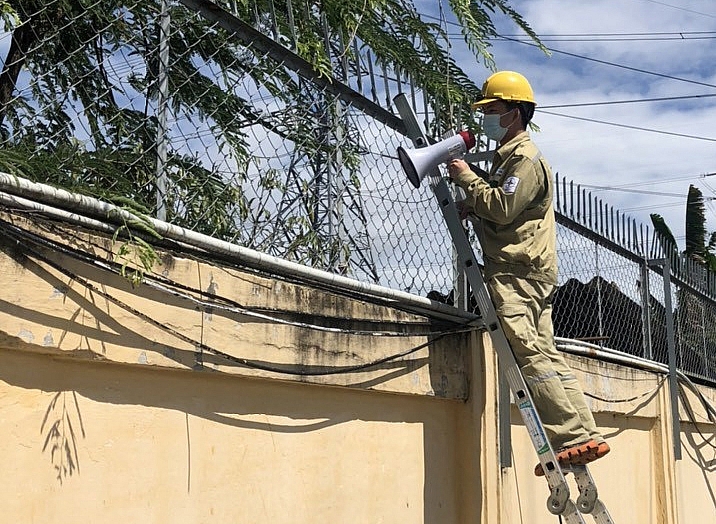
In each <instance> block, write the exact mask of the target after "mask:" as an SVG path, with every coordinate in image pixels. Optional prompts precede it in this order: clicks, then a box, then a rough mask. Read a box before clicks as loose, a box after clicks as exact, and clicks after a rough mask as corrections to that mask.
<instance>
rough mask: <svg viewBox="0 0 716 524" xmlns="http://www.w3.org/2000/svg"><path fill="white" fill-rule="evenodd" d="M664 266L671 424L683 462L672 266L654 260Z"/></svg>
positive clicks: (677, 454) (666, 261) (676, 456)
mask: <svg viewBox="0 0 716 524" xmlns="http://www.w3.org/2000/svg"><path fill="white" fill-rule="evenodd" d="M652 264H654V265H661V266H662V274H663V276H664V309H665V313H666V340H667V343H668V348H669V394H670V397H671V424H672V438H673V441H674V459H675V460H681V427H680V420H679V389H678V388H679V384H678V379H677V371H676V341H675V337H674V312H673V310H672V307H671V265H670V261H669V257H666V258H663V259H661V260H652Z"/></svg>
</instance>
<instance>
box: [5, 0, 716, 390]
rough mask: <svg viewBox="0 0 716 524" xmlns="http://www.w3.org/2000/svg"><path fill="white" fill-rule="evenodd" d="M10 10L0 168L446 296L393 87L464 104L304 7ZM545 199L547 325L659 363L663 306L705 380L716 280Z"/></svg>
mask: <svg viewBox="0 0 716 524" xmlns="http://www.w3.org/2000/svg"><path fill="white" fill-rule="evenodd" d="M9 5H10V6H11V8H12V9H14V13H13V12H12V11H6V12H5V14H4V15H3V18H2V21H3V26H2V31H0V51H1V52H2V59H3V69H2V73H0V108H1V110H0V132H1V134H0V171H4V172H8V173H11V174H12V173H17V174H21V175H22V176H26V177H27V178H31V179H33V180H36V181H38V182H44V183H50V184H54V185H57V186H60V187H63V188H66V189H69V190H75V191H80V192H87V193H90V194H91V195H92V196H97V197H100V198H105V199H110V200H113V201H114V202H116V203H120V204H122V203H123V204H125V205H127V206H131V207H133V208H135V209H136V208H144V209H145V210H146V212H147V213H149V214H151V215H153V216H157V217H159V218H162V219H165V220H167V221H169V222H171V223H173V224H176V225H180V226H183V227H187V228H190V229H194V230H197V231H199V232H201V233H205V234H208V235H212V236H214V237H216V238H219V239H221V240H226V241H230V242H236V243H239V244H241V245H244V246H247V247H250V248H253V249H256V250H259V251H263V252H266V253H269V254H271V255H275V256H279V257H282V258H285V259H288V260H293V261H297V262H300V263H303V264H306V265H309V266H313V267H317V268H321V269H326V270H329V271H333V272H336V273H340V274H345V275H349V276H351V277H353V278H356V279H359V280H366V281H370V282H374V283H378V284H381V285H383V286H387V287H392V288H395V289H400V290H404V291H409V292H412V293H416V294H420V295H427V294H428V293H430V292H436V293H439V294H444V295H447V294H448V293H449V292H450V291H451V290H452V287H453V282H454V281H456V280H458V279H456V278H455V274H454V270H453V257H452V251H451V246H450V241H449V235H448V234H447V232H446V230H445V227H444V224H443V221H442V218H441V215H440V213H439V210H438V209H437V207H436V206H435V205H434V201H433V197H432V195H431V194H430V193H429V189H428V188H427V187H426V188H421V189H420V190H417V191H416V190H413V188H412V187H411V186H410V184H408V183H406V181H405V178H404V175H403V173H402V172H401V170H400V167H399V165H398V162H397V158H396V153H395V152H396V149H397V147H398V146H400V145H407V144H408V143H409V141H408V140H407V139H406V137H405V136H404V133H405V129H404V126H403V123H402V121H401V120H400V119H399V118H398V117H397V116H396V114H395V112H394V107H393V106H392V99H393V97H394V96H395V95H396V94H398V93H403V92H404V93H406V94H409V96H408V99H409V100H410V101H411V103H412V105H413V108H414V111H415V112H416V114H417V115H419V117H420V118H421V119H422V123H423V125H424V126H425V128H426V130H428V134H430V135H431V136H434V137H439V136H440V135H441V133H443V132H445V131H447V130H446V129H441V126H444V123H445V122H452V121H460V120H463V121H465V122H467V121H468V120H469V118H471V117H469V115H459V114H457V115H454V114H452V111H450V108H440V107H431V106H430V104H428V103H427V97H425V96H423V92H422V90H421V88H420V86H418V85H416V83H415V82H413V81H411V79H409V78H406V77H405V75H404V74H402V73H401V72H400V71H397V70H395V69H392V68H389V67H387V66H386V65H385V64H382V63H380V62H379V61H378V60H376V58H375V53H374V52H373V51H372V50H371V49H370V48H369V47H367V46H366V45H365V44H364V43H363V42H361V41H360V40H359V39H357V38H351V37H350V35H342V34H332V33H331V31H330V30H329V29H328V25H327V24H326V22H325V18H322V16H321V13H320V12H318V11H316V10H314V11H311V12H310V13H307V16H306V19H307V20H308V19H310V20H311V23H312V24H313V25H311V26H310V27H309V28H308V29H306V28H303V29H302V28H301V27H300V24H299V21H298V20H294V19H293V17H292V16H293V15H292V13H294V12H295V9H294V8H292V7H291V3H290V1H289V2H284V3H283V4H282V6H283V8H285V12H279V11H278V10H277V9H279V8H278V4H277V3H276V4H275V3H274V2H257V1H249V2H236V1H231V0H228V1H222V2H219V1H217V2H210V1H208V0H179V1H170V0H129V1H128V0H123V1H119V2H117V1H113V2H110V1H109V0H75V1H72V0H44V1H42V2H40V1H39V0H23V1H22V2H20V1H11V2H9ZM305 5H306V6H307V5H308V4H305ZM302 30H311V31H314V30H315V31H318V33H317V34H320V35H321V36H322V41H323V43H322V47H323V48H322V50H320V53H321V54H322V56H324V58H325V59H324V61H323V62H320V61H319V66H316V65H315V64H314V63H312V62H309V61H307V60H305V59H304V58H301V56H306V54H311V53H310V50H309V52H308V53H307V52H306V50H305V49H304V50H303V51H302V52H301V50H299V49H298V47H299V46H300V45H301V44H300V42H299V39H298V38H297V37H296V35H297V34H298V33H299V32H300V31H302ZM316 52H318V50H316ZM448 113H449V115H448ZM482 143H483V144H484V143H485V142H484V139H483V142H482ZM555 193H556V197H555V206H556V210H557V212H558V222H559V227H558V246H559V250H560V275H561V276H560V286H559V289H558V291H557V293H556V296H555V327H556V333H557V335H559V336H565V337H570V338H578V339H585V340H589V341H592V342H596V343H601V344H603V345H605V346H609V347H611V348H613V349H618V350H620V351H624V352H626V353H631V354H636V355H639V356H644V357H647V358H652V359H654V360H658V361H661V362H666V360H667V359H668V351H667V349H668V347H667V346H668V343H667V342H668V335H669V333H667V330H666V325H667V322H666V320H667V315H668V314H669V313H670V314H672V315H673V320H674V326H675V331H676V332H675V333H674V334H673V335H674V340H675V341H676V347H677V358H678V366H679V368H680V369H681V370H683V371H684V372H686V373H688V374H689V375H691V376H692V377H695V378H699V379H703V380H709V381H712V382H713V381H716V333H714V331H716V322H715V320H716V295H715V294H714V293H716V291H715V290H716V280H714V275H713V274H712V273H709V272H707V271H705V270H704V269H703V267H702V266H701V265H700V264H698V263H697V262H696V261H694V260H692V259H690V258H688V257H684V256H683V255H680V254H679V253H678V252H677V251H676V249H675V248H674V247H668V246H667V247H665V244H664V243H663V242H661V241H659V240H658V239H657V238H655V237H654V235H653V233H652V232H650V230H649V228H647V227H645V226H643V225H641V224H638V223H636V222H635V221H634V220H633V219H631V218H629V217H627V216H626V215H624V214H623V213H621V212H620V211H619V210H617V209H615V208H614V207H613V206H610V205H609V204H608V203H607V202H603V201H602V200H600V199H598V198H596V197H594V196H592V195H591V194H589V193H588V192H587V191H585V190H583V189H581V188H580V187H579V186H575V185H574V184H573V183H572V182H569V181H567V180H566V179H558V180H557V191H556V192H555ZM666 258H668V259H669V262H670V264H669V267H670V272H669V279H670V281H672V282H673V286H672V288H671V289H672V295H673V296H671V297H669V298H670V299H671V300H670V302H671V303H672V304H673V305H674V307H673V311H671V312H669V311H666V308H665V303H666V302H667V301H666V300H665V298H666V297H665V296H664V291H663V290H664V286H663V272H662V270H661V268H663V265H659V264H658V261H659V260H663V259H666Z"/></svg>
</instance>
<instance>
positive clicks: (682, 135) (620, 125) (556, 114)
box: [536, 86, 716, 142]
mask: <svg viewBox="0 0 716 524" xmlns="http://www.w3.org/2000/svg"><path fill="white" fill-rule="evenodd" d="M714 87H716V86H714ZM536 112H538V113H543V114H545V115H552V116H561V117H563V118H571V119H573V120H582V121H583V122H591V123H594V124H604V125H608V126H614V127H621V128H625V129H634V130H636V131H646V132H649V133H657V134H660V135H668V136H677V137H679V138H691V139H693V140H703V141H705V142H716V138H709V137H704V136H696V135H685V134H682V133H672V132H671V131H662V130H659V129H649V128H647V127H640V126H632V125H629V124H619V123H616V122H607V121H606V120H596V119H594V118H585V117H581V116H574V115H564V114H562V113H554V112H552V111H544V110H541V109H537V110H536Z"/></svg>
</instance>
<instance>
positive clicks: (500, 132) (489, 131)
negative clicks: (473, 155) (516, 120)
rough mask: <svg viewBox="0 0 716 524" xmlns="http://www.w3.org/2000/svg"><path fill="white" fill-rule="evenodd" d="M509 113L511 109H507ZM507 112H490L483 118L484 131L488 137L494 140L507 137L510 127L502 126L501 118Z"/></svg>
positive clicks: (497, 140)
mask: <svg viewBox="0 0 716 524" xmlns="http://www.w3.org/2000/svg"><path fill="white" fill-rule="evenodd" d="M507 113H510V111H507ZM507 113H503V114H501V115H498V114H489V115H485V116H484V117H483V118H482V131H483V133H485V136H487V138H489V139H491V140H494V141H495V142H499V141H501V140H502V139H503V138H505V135H506V134H507V131H508V129H509V128H508V127H502V125H501V124H500V118H502V117H503V116H505V115H506V114H507ZM510 125H512V124H510Z"/></svg>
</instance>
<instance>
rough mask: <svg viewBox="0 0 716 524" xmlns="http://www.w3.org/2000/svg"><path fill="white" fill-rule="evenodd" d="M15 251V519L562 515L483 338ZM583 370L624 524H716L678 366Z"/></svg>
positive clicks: (198, 277) (332, 304) (5, 367)
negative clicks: (710, 523)
mask: <svg viewBox="0 0 716 524" xmlns="http://www.w3.org/2000/svg"><path fill="white" fill-rule="evenodd" d="M2 218H4V219H6V220H11V221H12V222H13V223H15V224H16V225H17V226H19V227H21V228H23V229H26V230H27V231H28V232H29V233H36V234H39V235H40V236H41V237H42V238H44V239H47V240H49V241H52V242H57V243H58V246H59V245H62V246H66V247H71V248H76V249H78V250H79V252H80V253H90V254H93V255H95V256H97V257H99V259H103V260H106V261H109V260H111V259H112V257H111V254H112V253H113V252H115V251H116V245H114V244H112V242H111V241H110V240H109V239H107V238H103V237H101V236H98V235H95V234H89V233H83V232H80V231H77V230H76V229H66V228H63V227H61V226H57V225H53V226H52V227H48V226H47V224H42V223H39V224H38V223H31V222H29V221H27V220H25V219H22V218H19V217H17V216H5V217H2ZM0 248H1V250H0V275H2V279H3V280H2V283H3V285H2V288H0V439H1V441H2V442H3V443H4V445H5V453H4V459H3V461H2V465H3V467H2V468H0V485H2V486H3V489H2V490H0V508H2V517H1V518H0V521H2V522H22V523H69V522H75V521H77V520H80V519H82V520H84V521H86V522H103V523H104V522H157V523H160V522H172V523H203V522H231V523H244V522H246V523H258V522H267V523H343V522H350V523H358V522H359V523H364V522H365V523H401V524H402V523H441V524H442V523H446V524H450V523H456V524H458V523H460V524H463V523H465V524H467V523H477V522H482V523H496V524H508V523H510V524H512V523H514V524H517V523H525V522H530V523H534V524H541V523H555V522H557V518H556V517H555V516H553V515H551V514H550V513H549V512H548V511H547V510H546V505H545V501H546V496H547V487H546V483H545V482H544V480H542V479H538V478H536V477H534V475H533V474H532V469H533V467H534V465H535V462H536V458H535V453H534V450H533V449H532V447H531V444H530V442H529V438H528V437H527V435H526V431H525V429H524V427H523V425H522V422H521V420H520V418H519V414H518V412H517V410H516V409H515V408H514V407H513V409H512V428H511V433H512V435H511V443H512V459H513V460H512V462H513V466H512V467H507V468H503V467H502V466H501V464H500V460H499V452H500V440H501V439H500V436H499V431H498V415H497V382H496V380H495V377H496V376H497V372H496V362H495V357H494V352H493V351H492V350H491V348H490V344H489V339H486V338H485V336H484V335H483V334H481V333H477V332H472V333H470V334H465V333H459V334H451V335H447V336H444V337H442V338H439V339H437V337H436V335H435V334H436V333H438V332H444V331H445V330H446V329H448V328H449V327H450V326H448V325H446V324H445V323H444V322H438V321H436V319H432V318H428V317H426V316H420V315H416V314H413V313H409V312H406V311H403V310H401V309H400V308H399V307H395V306H392V305H386V304H381V303H380V302H379V301H374V302H373V301H370V300H366V299H365V298H362V299H358V298H355V297H350V296H347V295H345V294H343V293H338V292H336V291H333V292H332V291H331V290H321V289H317V288H315V287H310V286H306V285H300V284H298V283H296V282H287V281H283V280H280V279H277V278H272V277H268V276H265V275H260V274H256V273H254V272H249V271H246V270H239V269H235V268H231V267H227V266H221V265H219V264H212V263H208V262H201V261H198V260H193V259H191V258H189V257H186V256H179V255H173V256H172V255H169V254H165V255H164V256H163V258H162V264H161V265H160V266H158V267H156V268H155V275H156V277H157V278H161V279H163V280H162V282H164V285H165V287H166V288H172V290H173V292H172V293H168V292H166V290H165V289H164V288H161V287H159V286H154V287H151V286H148V285H141V286H139V287H132V286H131V285H130V284H129V282H128V281H127V280H126V279H125V278H123V277H121V276H120V275H117V274H115V273H113V272H111V271H107V270H106V269H104V268H103V266H101V265H98V264H97V263H93V262H92V261H90V260H81V259H78V258H77V256H74V255H73V254H72V253H71V252H65V253H62V252H60V251H59V250H58V249H57V246H54V247H53V246H52V245H47V244H37V243H35V241H33V240H32V239H31V238H29V239H28V241H27V242H26V243H17V242H10V241H8V239H7V238H3V240H2V241H1V243H0ZM176 284H181V285H182V287H178V286H177V285H176ZM207 303H211V304H213V306H214V307H213V308H207ZM316 326H321V327H323V330H318V329H316ZM387 331H389V332H391V336H385V335H384V336H376V335H370V334H368V333H369V332H387ZM399 333H400V336H399V335H398V334H399ZM436 339H437V340H436ZM431 341H432V343H430V344H427V345H426V346H425V347H423V348H421V349H418V350H416V351H414V352H412V353H410V350H411V349H412V348H416V347H419V346H421V345H423V344H426V343H428V342H431ZM396 354H405V355H404V356H402V357H400V358H395V359H391V360H387V361H386V362H383V363H381V364H379V365H374V366H370V367H367V368H364V369H356V366H361V365H365V364H368V363H371V362H375V361H378V360H382V359H385V358H386V357H389V356H391V355H396ZM570 363H571V364H572V365H573V367H574V368H575V370H576V372H577V374H578V376H579V377H580V379H581V381H582V384H583V385H584V388H585V390H586V391H587V393H588V394H589V395H590V401H591V403H592V408H593V409H594V411H595V416H596V419H597V422H598V423H599V425H600V426H601V428H602V429H603V431H604V432H605V434H606V436H607V437H608V439H609V442H610V444H611V446H612V449H613V451H612V453H611V454H610V455H609V456H608V457H606V458H605V459H603V460H601V461H599V462H597V463H595V464H594V466H593V467H592V468H591V470H592V473H593V475H594V476H595V478H596V480H597V483H598V485H599V488H600V495H601V498H602V500H603V501H604V502H605V503H606V504H607V506H608V508H609V510H610V512H611V514H612V517H613V518H614V521H615V522H616V523H619V524H626V523H629V524H655V523H657V524H658V523H664V524H676V523H680V524H691V523H694V522H706V520H704V516H705V515H713V514H714V511H715V508H716V501H715V496H714V492H715V491H716V490H715V489H714V488H715V487H716V486H714V484H716V473H715V472H714V470H715V469H716V463H715V462H714V457H715V455H714V445H716V442H715V440H714V431H715V429H716V428H715V427H714V425H713V424H712V423H709V422H708V420H707V415H706V412H705V410H704V409H703V407H702V405H701V404H700V403H699V399H698V398H697V397H696V396H695V395H694V393H693V392H686V394H687V395H688V396H687V398H688V399H689V400H690V402H689V405H690V406H691V407H692V408H693V415H692V416H693V417H695V421H696V422H693V421H690V420H689V418H690V417H689V416H688V415H690V412H689V411H687V410H682V417H683V421H684V424H683V432H682V435H683V438H682V443H683V447H682V451H683V458H682V460H680V461H678V462H675V461H674V459H673V452H672V444H673V443H672V441H671V440H670V439H671V426H670V421H669V404H668V398H669V395H668V389H667V382H666V381H665V380H664V377H663V376H661V375H659V374H655V373H650V372H646V371H641V370H635V369H631V368H627V367H623V366H619V365H616V364H611V363H605V362H600V361H598V360H594V359H589V358H584V357H574V356H570ZM257 366H258V367H261V368H263V369H257ZM267 368H271V370H270V369H267ZM286 370H292V371H299V372H301V373H304V374H303V375H295V374H286V373H283V372H279V371H286ZM306 373H326V374H316V375H307V374H306ZM701 393H702V394H704V395H706V396H707V398H708V399H709V401H710V402H711V403H712V404H716V393H715V392H714V390H712V389H706V388H701ZM704 438H705V439H706V441H705V440H704ZM587 520H588V521H589V519H587Z"/></svg>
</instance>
